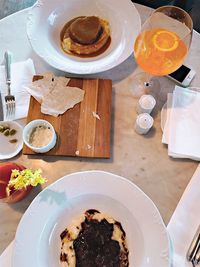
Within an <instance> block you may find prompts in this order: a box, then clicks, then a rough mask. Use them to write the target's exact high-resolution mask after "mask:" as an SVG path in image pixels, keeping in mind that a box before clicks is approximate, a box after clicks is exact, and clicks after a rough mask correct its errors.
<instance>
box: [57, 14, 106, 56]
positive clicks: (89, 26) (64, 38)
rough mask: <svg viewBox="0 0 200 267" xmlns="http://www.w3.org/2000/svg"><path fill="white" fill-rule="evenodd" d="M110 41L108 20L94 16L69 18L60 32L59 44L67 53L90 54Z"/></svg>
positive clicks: (99, 49)
mask: <svg viewBox="0 0 200 267" xmlns="http://www.w3.org/2000/svg"><path fill="white" fill-rule="evenodd" d="M109 43H110V25H109V22H108V21H106V20H104V19H101V18H99V17H96V16H89V17H88V16H81V17H77V18H74V19H72V20H70V21H69V22H68V23H67V24H66V25H65V26H64V28H63V30H62V32H61V46H62V48H63V50H64V51H65V52H66V53H68V54H76V55H82V56H84V55H85V56H86V55H87V56H92V55H96V54H95V53H97V54H98V52H99V51H100V52H104V49H102V48H103V47H105V49H106V48H107V45H106V44H108V46H109Z"/></svg>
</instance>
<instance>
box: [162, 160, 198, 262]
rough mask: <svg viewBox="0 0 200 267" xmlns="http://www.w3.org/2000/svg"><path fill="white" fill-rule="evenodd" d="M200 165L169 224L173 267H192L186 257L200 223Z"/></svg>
mask: <svg viewBox="0 0 200 267" xmlns="http://www.w3.org/2000/svg"><path fill="white" fill-rule="evenodd" d="M199 199H200V165H199V166H198V168H197V170H196V171H195V173H194V175H193V177H192V179H191V180H190V182H189V184H188V186H187V188H186V189H185V192H184V193H183V195H182V197H181V200H180V202H179V204H178V206H177V207H176V210H175V212H174V214H173V215H172V218H171V220H170V222H169V224H168V226H167V229H168V232H169V235H170V237H171V240H172V246H173V267H192V264H191V262H188V261H187V259H186V253H187V250H188V248H189V246H190V243H191V241H192V239H193V237H194V235H195V233H196V230H197V228H198V226H199V225H200V217H199V211H200V201H199Z"/></svg>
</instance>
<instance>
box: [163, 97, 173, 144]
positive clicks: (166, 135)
mask: <svg viewBox="0 0 200 267" xmlns="http://www.w3.org/2000/svg"><path fill="white" fill-rule="evenodd" d="M172 100H173V94H168V95H167V106H166V112H165V115H166V120H165V126H164V130H163V136H162V143H163V144H167V145H168V143H169V129H170V113H171V109H172Z"/></svg>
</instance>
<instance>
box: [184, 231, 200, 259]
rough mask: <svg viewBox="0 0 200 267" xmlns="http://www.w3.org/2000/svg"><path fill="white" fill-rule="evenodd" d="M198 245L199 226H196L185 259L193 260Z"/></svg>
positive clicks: (199, 243)
mask: <svg viewBox="0 0 200 267" xmlns="http://www.w3.org/2000/svg"><path fill="white" fill-rule="evenodd" d="M199 247H200V226H199V227H198V229H197V231H196V233H195V235H194V237H193V239H192V242H191V244H190V247H189V249H188V252H187V255H186V257H187V260H188V261H193V260H194V258H195V255H196V253H197V252H198V250H199Z"/></svg>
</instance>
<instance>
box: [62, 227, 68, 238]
mask: <svg viewBox="0 0 200 267" xmlns="http://www.w3.org/2000/svg"><path fill="white" fill-rule="evenodd" d="M67 233H68V231H67V229H65V230H64V231H63V232H62V233H61V234H60V238H61V240H63V239H64V238H65V237H66V235H67Z"/></svg>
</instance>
